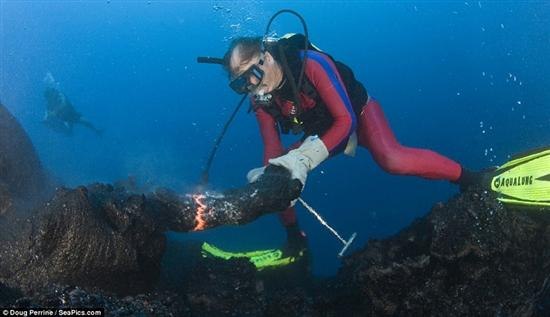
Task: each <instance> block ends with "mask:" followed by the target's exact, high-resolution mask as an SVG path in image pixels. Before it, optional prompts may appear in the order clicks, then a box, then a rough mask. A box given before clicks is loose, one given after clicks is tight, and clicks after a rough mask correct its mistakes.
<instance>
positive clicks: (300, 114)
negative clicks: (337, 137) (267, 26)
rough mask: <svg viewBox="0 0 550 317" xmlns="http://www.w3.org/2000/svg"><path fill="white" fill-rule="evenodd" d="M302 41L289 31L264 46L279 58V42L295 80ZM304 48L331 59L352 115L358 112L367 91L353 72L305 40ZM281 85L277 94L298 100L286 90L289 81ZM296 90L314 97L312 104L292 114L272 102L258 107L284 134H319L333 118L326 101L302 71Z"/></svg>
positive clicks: (300, 36) (301, 36) (302, 39)
mask: <svg viewBox="0 0 550 317" xmlns="http://www.w3.org/2000/svg"><path fill="white" fill-rule="evenodd" d="M304 43H305V37H304V36H303V35H302V34H293V35H290V36H284V37H282V38H280V39H279V40H277V42H276V43H274V44H271V47H267V49H268V50H269V52H270V53H271V54H272V55H273V56H274V58H275V59H276V60H277V61H279V62H280V61H281V57H280V56H279V55H280V53H279V48H278V47H277V46H279V45H282V47H283V50H282V51H283V52H284V54H285V57H286V60H287V63H288V66H289V67H288V68H289V69H290V70H291V71H292V75H293V77H294V79H295V80H298V78H299V76H300V74H299V73H300V70H301V67H302V59H301V58H300V56H299V54H300V51H301V50H303V49H304ZM308 50H313V51H317V52H320V53H322V54H325V55H327V56H328V57H329V58H330V59H331V60H332V61H333V62H334V64H335V66H336V68H337V70H338V73H339V74H340V76H341V78H342V80H343V82H344V86H345V88H346V91H347V93H348V96H349V98H350V101H351V103H352V106H353V110H354V112H355V115H356V116H359V114H360V113H361V110H362V108H363V106H364V105H365V104H366V103H367V100H368V93H367V90H366V89H365V87H364V86H363V84H361V83H360V82H359V81H357V79H355V75H354V74H353V71H352V70H351V68H349V67H348V66H347V65H346V64H344V63H342V62H338V61H336V60H335V59H334V58H332V56H330V55H329V54H326V53H324V52H323V51H321V50H319V49H318V48H317V47H315V46H314V45H312V44H311V43H308ZM296 85H297V83H296ZM285 86H286V87H283V88H282V90H283V91H282V93H280V97H281V98H283V99H285V100H290V101H292V102H295V103H296V104H299V103H297V102H296V101H295V100H293V99H294V98H293V97H292V94H291V93H289V87H288V86H289V85H288V84H286V85H285ZM300 93H303V94H305V95H306V96H308V97H309V98H311V99H313V100H314V101H315V106H314V107H313V108H311V109H309V110H307V111H301V110H302V109H298V111H297V116H296V117H286V116H284V115H283V114H282V113H281V110H280V109H279V107H278V106H277V105H276V104H274V103H273V102H272V103H270V104H265V105H262V106H261V107H262V108H263V109H264V110H265V111H266V112H267V113H269V114H270V115H271V116H272V117H273V118H274V119H275V120H276V121H277V123H278V125H279V129H280V130H281V132H282V133H284V134H288V133H289V132H290V131H292V132H293V133H294V134H298V133H300V132H303V133H304V138H305V137H307V136H309V135H315V134H317V135H323V134H324V133H325V132H326V131H327V130H328V129H329V128H330V127H331V126H332V123H333V121H334V120H333V118H332V115H331V114H330V112H329V111H328V108H327V106H326V104H325V103H324V102H323V100H322V99H321V98H320V96H319V94H318V93H317V91H316V89H315V87H314V86H313V84H312V83H311V82H310V81H309V79H308V78H307V76H305V75H304V78H303V83H302V86H301V89H300Z"/></svg>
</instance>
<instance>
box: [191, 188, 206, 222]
mask: <svg viewBox="0 0 550 317" xmlns="http://www.w3.org/2000/svg"><path fill="white" fill-rule="evenodd" d="M205 197H206V196H204V195H202V194H196V195H193V200H194V201H195V204H196V205H197V213H196V215H195V222H196V223H197V224H196V225H195V228H193V231H200V230H204V229H205V227H206V221H205V220H204V219H203V218H202V217H203V215H204V213H205V212H206V204H205V203H204V202H203V201H202V200H203V199H204V198H205Z"/></svg>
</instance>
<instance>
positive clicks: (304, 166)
mask: <svg viewBox="0 0 550 317" xmlns="http://www.w3.org/2000/svg"><path fill="white" fill-rule="evenodd" d="M328 155H329V152H328V149H327V147H326V146H325V144H324V143H323V141H322V140H321V139H320V138H319V137H318V136H309V137H307V139H305V141H304V142H303V143H302V145H300V147H299V148H297V149H294V150H292V151H290V152H288V153H287V154H285V155H283V156H279V157H277V158H274V159H271V160H269V163H270V164H273V165H277V166H282V167H284V168H286V169H287V170H289V171H290V174H291V178H292V179H298V180H299V181H300V182H301V183H302V186H304V185H305V184H306V178H307V173H309V172H310V171H311V170H312V169H314V168H315V167H317V165H319V164H320V163H321V162H322V161H324V160H325V159H326V158H327V157H328Z"/></svg>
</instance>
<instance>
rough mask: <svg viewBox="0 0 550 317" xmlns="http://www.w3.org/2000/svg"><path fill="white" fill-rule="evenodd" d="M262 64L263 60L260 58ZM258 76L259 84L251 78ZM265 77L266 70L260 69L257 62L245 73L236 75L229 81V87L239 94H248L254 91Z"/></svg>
mask: <svg viewBox="0 0 550 317" xmlns="http://www.w3.org/2000/svg"><path fill="white" fill-rule="evenodd" d="M259 64H260V65H262V64H263V60H260V62H259ZM252 78H256V81H257V84H252V82H251V79H252ZM263 79H264V71H263V70H261V69H260V67H259V66H258V65H257V64H254V65H252V66H250V67H249V68H248V69H247V70H246V71H244V73H242V74H240V75H239V76H237V77H235V79H233V80H232V81H230V82H229V87H231V89H233V90H234V91H235V92H236V93H238V94H239V95H242V94H247V93H249V92H252V91H254V89H256V88H257V87H258V86H259V85H260V83H261V82H262V80H263Z"/></svg>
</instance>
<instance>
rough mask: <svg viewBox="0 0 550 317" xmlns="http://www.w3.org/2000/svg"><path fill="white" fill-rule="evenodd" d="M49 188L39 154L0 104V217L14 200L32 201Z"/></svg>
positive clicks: (15, 121)
mask: <svg viewBox="0 0 550 317" xmlns="http://www.w3.org/2000/svg"><path fill="white" fill-rule="evenodd" d="M47 185H48V182H47V177H46V173H45V172H44V170H43V169H42V166H41V164H40V160H39V159H38V156H37V155H36V151H35V150H34V147H33V145H32V143H31V141H30V139H29V138H28V136H27V134H26V133H25V131H24V130H23V128H22V127H21V125H20V124H19V123H18V122H17V120H16V119H15V118H14V117H13V116H12V115H11V114H10V113H9V112H8V110H7V109H6V108H5V107H4V106H3V105H2V104H0V215H1V214H2V213H3V212H4V211H6V209H7V206H9V205H10V204H11V201H13V199H16V198H19V199H27V200H28V199H30V198H31V197H34V196H37V195H40V194H41V193H43V191H44V189H45V187H46V186H47Z"/></svg>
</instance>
